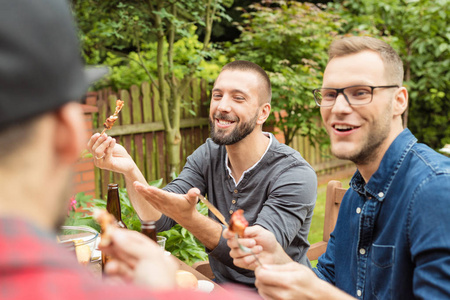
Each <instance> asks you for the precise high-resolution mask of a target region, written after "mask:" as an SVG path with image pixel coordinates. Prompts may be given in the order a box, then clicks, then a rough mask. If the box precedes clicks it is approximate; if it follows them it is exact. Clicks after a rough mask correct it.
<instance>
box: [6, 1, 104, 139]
mask: <svg viewBox="0 0 450 300" xmlns="http://www.w3.org/2000/svg"><path fill="white" fill-rule="evenodd" d="M107 72H108V69H107V68H105V67H90V68H85V66H84V63H83V61H82V59H81V52H80V45H79V41H78V37H77V31H76V26H75V22H74V20H73V17H72V13H71V11H70V7H69V4H68V2H67V1H66V0H3V1H1V6H0V130H1V129H2V128H4V127H6V126H9V125H13V124H15V123H18V122H20V121H23V120H27V119H30V118H32V117H34V116H37V115H40V114H42V113H45V112H48V111H52V110H56V109H57V108H59V107H60V106H62V105H64V104H65V103H67V102H70V101H79V100H80V99H81V98H82V97H83V95H84V94H85V93H86V91H87V89H88V87H89V84H91V83H93V82H94V81H96V80H98V79H100V78H101V77H102V76H104V75H106V74H107Z"/></svg>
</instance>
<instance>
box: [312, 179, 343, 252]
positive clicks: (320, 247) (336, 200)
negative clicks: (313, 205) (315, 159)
mask: <svg viewBox="0 0 450 300" xmlns="http://www.w3.org/2000/svg"><path fill="white" fill-rule="evenodd" d="M345 192H347V189H345V188H343V187H342V183H341V182H340V181H337V180H331V181H330V182H328V185H327V195H326V200H325V201H326V202H325V218H324V223H323V237H322V241H320V242H317V243H314V244H312V245H311V247H310V248H309V250H308V252H307V253H306V255H307V256H308V258H309V260H316V259H318V258H319V256H321V255H322V254H323V253H325V251H326V249H327V244H328V240H329V239H330V234H331V232H333V230H334V226H335V225H336V221H337V217H338V214H339V208H340V207H341V202H342V198H343V197H344V194H345Z"/></svg>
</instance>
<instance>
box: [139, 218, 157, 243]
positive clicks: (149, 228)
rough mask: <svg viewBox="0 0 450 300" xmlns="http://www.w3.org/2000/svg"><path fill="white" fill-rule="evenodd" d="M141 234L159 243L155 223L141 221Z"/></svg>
mask: <svg viewBox="0 0 450 300" xmlns="http://www.w3.org/2000/svg"><path fill="white" fill-rule="evenodd" d="M141 233H143V234H145V235H146V236H148V237H149V238H151V239H152V240H154V241H155V242H156V241H157V237H156V234H157V232H156V225H155V221H141Z"/></svg>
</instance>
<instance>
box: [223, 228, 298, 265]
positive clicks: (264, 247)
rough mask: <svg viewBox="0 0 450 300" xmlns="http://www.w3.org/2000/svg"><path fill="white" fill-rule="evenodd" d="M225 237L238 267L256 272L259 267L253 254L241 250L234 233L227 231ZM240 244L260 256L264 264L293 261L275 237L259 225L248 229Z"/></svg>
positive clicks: (224, 233)
mask: <svg viewBox="0 0 450 300" xmlns="http://www.w3.org/2000/svg"><path fill="white" fill-rule="evenodd" d="M223 237H224V238H226V239H228V241H227V245H228V247H230V248H231V250H230V256H231V257H232V258H233V263H234V264H235V265H236V266H238V267H240V268H244V269H249V270H254V269H255V268H256V267H257V266H258V264H257V263H256V260H255V258H254V257H253V255H252V254H251V253H247V252H244V251H242V250H241V249H240V248H239V245H238V242H237V240H236V236H235V234H234V233H233V232H231V231H230V230H228V229H225V230H224V232H223ZM239 243H240V244H241V245H243V246H246V247H247V248H250V249H251V250H252V251H253V253H255V254H256V255H258V258H259V260H260V261H261V262H262V263H263V264H282V263H286V262H291V261H292V259H291V258H290V257H289V256H288V255H287V254H286V253H285V252H284V250H283V248H282V247H281V245H280V244H279V243H278V242H277V240H276V238H275V235H274V234H273V233H272V232H270V231H268V230H266V229H264V228H263V227H261V226H259V225H255V226H250V227H247V228H246V229H245V231H244V237H243V238H239Z"/></svg>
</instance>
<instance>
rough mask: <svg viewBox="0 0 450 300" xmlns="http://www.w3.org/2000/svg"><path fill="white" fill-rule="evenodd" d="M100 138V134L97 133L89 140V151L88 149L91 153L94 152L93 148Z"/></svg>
mask: <svg viewBox="0 0 450 300" xmlns="http://www.w3.org/2000/svg"><path fill="white" fill-rule="evenodd" d="M99 137H100V133H95V134H94V135H92V136H91V138H90V139H89V141H88V143H87V149H88V151H89V152H91V151H92V147H93V146H94V144H95V143H96V142H97V140H98V138H99ZM91 153H92V152H91Z"/></svg>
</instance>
